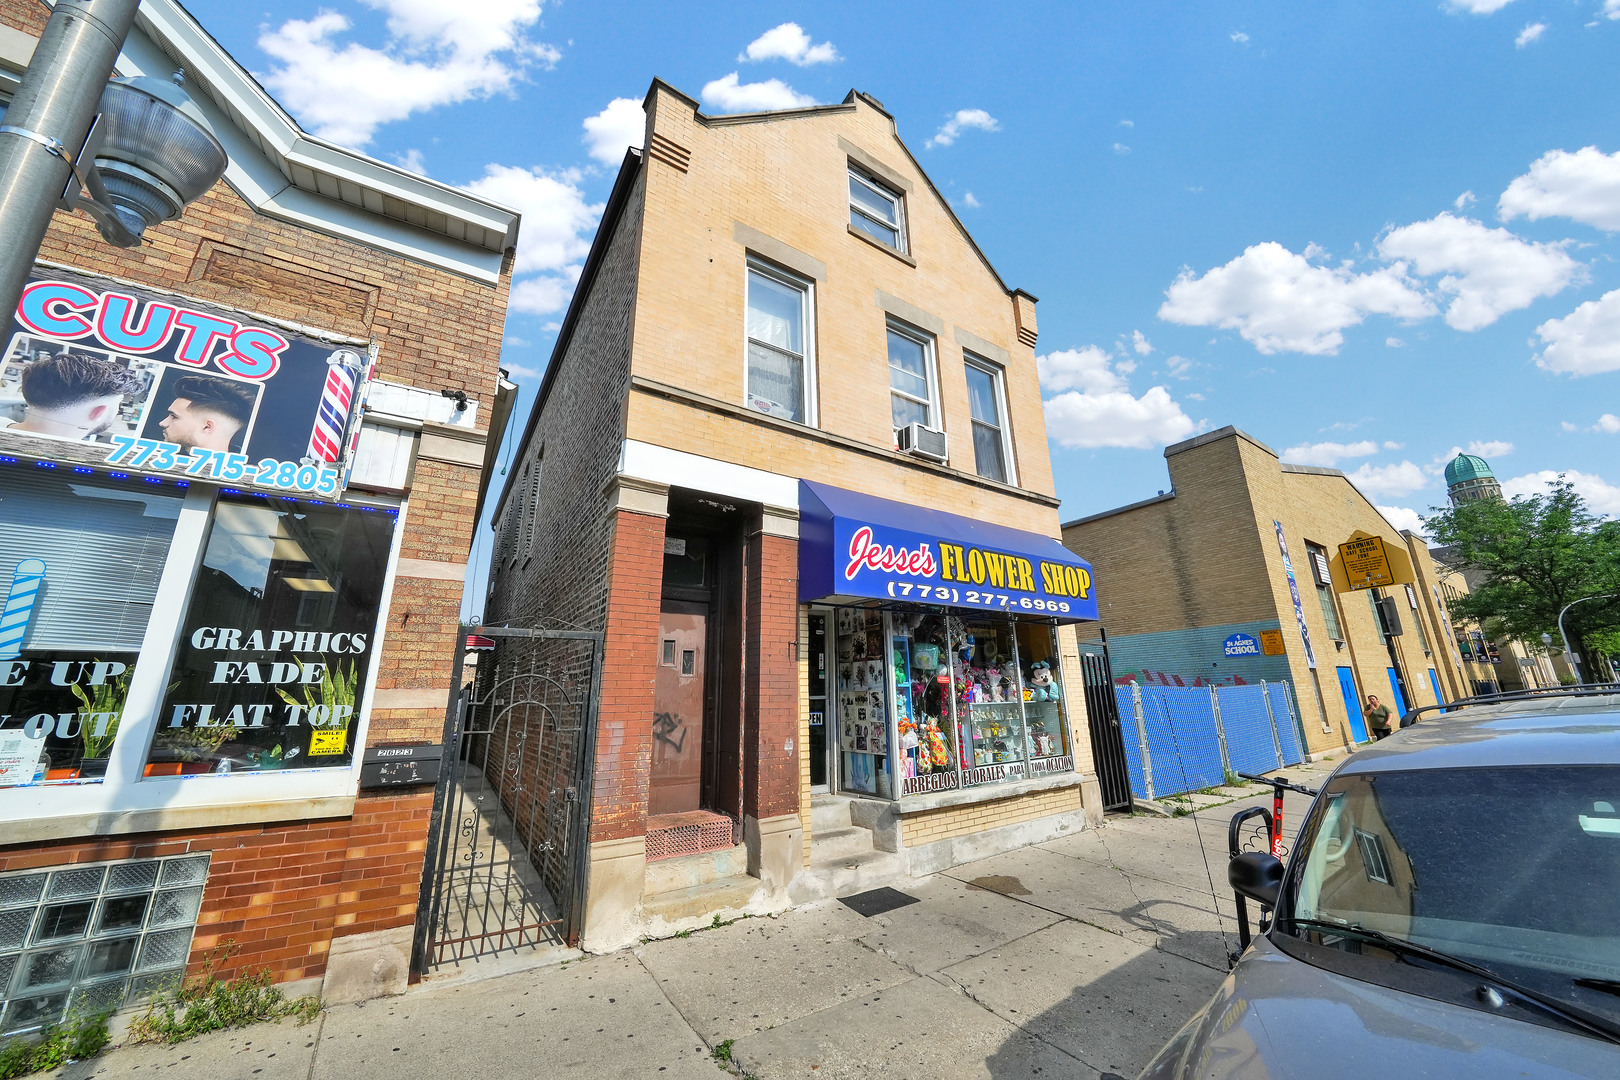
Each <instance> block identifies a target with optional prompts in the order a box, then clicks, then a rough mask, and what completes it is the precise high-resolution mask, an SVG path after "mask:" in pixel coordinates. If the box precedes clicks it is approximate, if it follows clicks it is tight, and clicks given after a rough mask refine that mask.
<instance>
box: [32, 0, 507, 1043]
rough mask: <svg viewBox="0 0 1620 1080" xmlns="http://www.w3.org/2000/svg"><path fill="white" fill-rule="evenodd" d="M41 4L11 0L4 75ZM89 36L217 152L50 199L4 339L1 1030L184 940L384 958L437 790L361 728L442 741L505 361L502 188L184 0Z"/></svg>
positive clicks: (129, 996) (81, 996)
mask: <svg viewBox="0 0 1620 1080" xmlns="http://www.w3.org/2000/svg"><path fill="white" fill-rule="evenodd" d="M49 15H50V9H49V8H48V7H46V6H45V5H42V4H39V3H37V2H34V0H0V97H5V98H6V99H7V100H9V95H10V93H12V92H14V91H15V90H16V89H17V87H18V80H19V77H20V76H21V75H22V73H23V72H24V71H25V70H26V68H27V66H28V63H29V57H30V54H31V52H32V50H33V48H34V45H35V43H36V42H37V40H38V39H39V35H40V34H41V32H42V31H43V30H44V28H45V24H46V19H47V18H48V17H49ZM116 70H117V74H119V75H120V76H126V77H135V76H146V77H150V78H152V79H156V80H161V82H162V83H163V84H167V83H168V80H169V79H170V76H171V74H173V73H174V72H176V71H179V72H181V73H183V76H184V80H185V85H186V87H187V89H188V91H189V93H190V96H191V99H192V104H193V106H194V107H195V109H196V110H197V111H198V112H197V114H198V115H200V116H201V117H202V118H203V119H204V120H205V121H206V123H207V124H208V125H209V126H210V127H211V128H212V131H213V133H214V135H215V137H216V138H217V139H218V141H219V143H220V144H221V146H222V147H223V149H224V150H225V152H226V154H227V156H228V158H229V165H228V167H227V168H226V171H225V174H224V177H223V179H222V180H220V181H219V182H218V183H217V184H215V185H214V187H213V188H212V190H210V191H208V192H207V193H206V194H204V195H203V196H202V197H201V198H199V199H198V200H197V201H196V202H195V203H193V204H192V205H191V206H190V207H188V208H187V209H186V211H185V213H184V214H183V216H181V217H180V218H178V219H177V220H174V221H168V222H163V223H160V224H156V225H153V226H152V227H150V228H149V229H148V230H147V232H146V236H145V242H144V243H143V245H142V246H141V247H139V248H135V249H129V250H125V249H118V248H113V247H109V246H108V245H107V244H105V243H104V242H102V240H101V239H100V238H99V237H98V236H97V233H96V229H95V226H94V225H93V223H92V222H91V221H90V220H89V219H88V218H86V217H84V216H83V215H69V214H66V213H58V214H56V216H55V218H54V220H53V221H52V222H51V225H50V230H49V232H48V234H47V235H46V238H45V241H44V245H43V247H42V248H41V250H40V252H39V256H38V261H37V262H36V264H35V269H34V273H33V276H32V280H31V282H30V283H29V285H28V286H27V289H26V291H25V292H24V294H23V297H22V301H21V303H20V304H19V306H18V308H17V310H16V312H14V313H8V319H7V323H6V327H5V334H4V336H3V337H0V595H3V596H4V598H5V599H4V616H3V619H0V626H3V631H0V1038H3V1037H5V1036H8V1035H12V1034H16V1033H19V1032H27V1031H31V1030H37V1029H38V1028H40V1027H42V1026H44V1025H49V1024H55V1023H59V1022H61V1021H62V1019H63V1018H64V1017H71V1016H74V1015H82V1014H87V1013H98V1012H102V1011H106V1010H117V1009H120V1008H134V1007H137V1006H139V1005H140V1004H141V1003H142V1002H143V1001H145V1000H147V999H148V998H150V997H151V996H152V995H153V994H154V993H155V992H157V991H159V990H161V989H162V988H164V987H171V986H173V985H175V984H176V983H177V982H178V981H179V980H180V979H181V978H183V977H184V975H185V973H186V972H188V971H190V972H193V973H195V972H196V971H197V970H198V969H199V968H200V967H201V966H202V965H203V964H204V962H205V960H206V959H207V958H209V957H213V958H214V960H215V961H216V962H215V964H214V965H213V970H214V972H215V973H216V974H217V975H219V976H221V977H229V976H231V975H233V974H235V973H238V972H259V971H268V972H269V973H270V974H271V976H272V977H273V978H274V979H275V980H276V981H277V982H279V983H287V984H291V986H290V989H292V990H293V991H294V992H299V991H318V992H320V993H322V994H323V995H324V996H325V998H326V999H327V1000H328V1001H331V1002H339V1001H344V1000H353V999H356V998H363V997H370V996H373V995H376V994H379V993H388V992H399V991H402V990H403V989H404V988H405V985H406V979H407V975H408V971H409V964H410V958H411V952H412V948H413V944H414V928H415V925H416V912H417V900H418V897H419V895H420V891H421V880H422V876H421V869H422V863H423V852H424V850H425V848H426V846H427V834H428V824H429V818H430V811H431V805H432V802H433V791H432V787H431V784H426V785H424V784H422V783H397V784H396V783H393V782H392V781H396V780H407V781H408V780H411V779H413V776H411V775H407V772H408V770H403V771H402V770H400V769H394V770H393V771H392V774H391V775H381V774H380V770H379V769H378V768H377V766H375V765H373V764H369V763H368V761H367V758H368V756H376V755H377V753H378V752H379V751H383V752H385V753H386V754H387V755H392V756H394V757H396V758H404V759H407V760H410V759H413V758H415V757H417V756H420V757H421V759H422V761H423V762H424V763H425V764H424V771H422V772H421V773H420V774H418V775H417V776H416V777H414V778H417V779H429V778H430V776H431V769H430V768H429V767H428V766H429V765H431V763H432V762H433V761H434V760H435V759H436V758H437V756H438V755H437V753H436V752H434V751H433V750H432V749H431V748H432V747H433V745H434V744H437V743H438V742H439V741H440V738H441V733H442V731H443V726H444V716H445V708H446V705H447V703H448V701H449V698H450V687H451V682H452V667H453V662H454V658H455V650H456V640H457V638H456V635H457V629H458V625H459V622H460V620H459V608H460V602H461V595H462V591H463V579H464V576H465V573H466V566H467V557H468V549H469V546H470V544H471V539H472V533H473V526H474V522H475V521H476V519H477V509H478V503H479V501H480V498H481V496H482V493H483V491H484V477H485V476H486V475H487V473H486V471H485V458H486V454H487V452H488V449H489V448H488V447H487V445H486V436H488V435H489V434H490V432H491V430H493V431H494V432H495V433H496V435H497V437H498V434H499V432H500V431H501V430H502V428H503V420H504V416H503V415H502V406H501V402H502V400H503V395H509V392H510V391H511V390H512V389H513V388H512V387H511V385H510V384H509V383H504V381H503V380H502V379H501V378H500V375H499V369H498V364H499V359H500V346H501V333H502V327H503V324H504V322H505V313H506V298H507V291H508V286H509V283H510V270H511V260H512V249H513V245H514V243H515V240H516V231H517V225H518V216H517V214H516V213H515V212H513V211H511V210H508V209H505V208H503V207H500V206H497V205H494V204H491V203H489V202H488V201H486V200H484V199H481V198H478V197H476V196H473V195H471V194H469V193H467V192H463V191H458V190H456V189H454V188H451V187H449V186H447V185H444V184H440V183H437V182H434V181H432V180H429V179H426V178H424V177H421V176H417V175H415V174H413V173H410V172H408V171H406V170H404V169H401V168H398V167H396V166H392V165H386V164H383V163H381V162H379V161H376V160H374V159H372V158H369V157H366V156H365V155H363V154H359V153H356V152H354V151H352V150H348V149H345V148H343V147H340V146H335V145H333V144H331V143H328V142H324V141H322V140H320V139H316V138H314V137H312V136H310V135H308V134H306V133H305V132H303V131H302V130H300V129H299V127H298V125H297V124H296V123H295V122H294V121H293V120H292V119H291V118H290V117H288V116H287V114H286V113H285V112H283V111H282V110H281V109H280V108H279V107H278V106H277V105H276V103H275V102H274V101H273V100H271V99H270V98H269V97H268V96H267V95H266V94H265V92H264V90H263V89H262V88H261V87H260V86H259V85H258V83H257V82H255V81H254V79H253V78H252V76H251V75H249V74H248V73H247V71H245V70H244V69H243V68H242V67H241V66H240V65H238V64H237V63H236V62H235V61H234V60H233V59H232V58H231V57H230V56H229V55H227V54H226V53H225V52H224V51H223V50H222V49H221V48H220V46H219V44H218V43H217V42H216V41H215V40H214V39H213V38H212V37H210V36H209V35H208V33H207V32H206V31H205V30H204V29H203V28H202V27H201V26H200V25H199V24H198V23H197V22H196V20H194V19H193V18H192V17H191V15H189V14H188V13H187V12H186V11H185V10H184V9H183V8H182V7H181V6H180V5H179V4H178V3H175V2H173V0H144V2H143V3H142V5H141V8H140V13H139V16H138V18H137V21H136V25H135V28H134V29H133V30H132V31H131V32H130V34H129V36H128V39H127V40H126V42H125V43H124V48H123V52H122V55H121V56H120V57H119V59H118V62H117V68H116ZM447 395H448V396H447ZM424 747H426V748H428V749H425V750H424V749H423V748H424ZM385 748H386V749H385Z"/></svg>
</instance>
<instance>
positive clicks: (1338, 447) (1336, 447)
mask: <svg viewBox="0 0 1620 1080" xmlns="http://www.w3.org/2000/svg"><path fill="white" fill-rule="evenodd" d="M1376 453H1378V444H1377V443H1375V442H1373V441H1372V440H1371V439H1363V440H1361V441H1360V442H1353V443H1337V442H1319V443H1300V444H1299V445H1298V446H1290V447H1289V448H1288V449H1286V450H1284V451H1283V452H1282V459H1283V460H1284V461H1287V462H1290V463H1292V464H1294V465H1320V466H1322V467H1323V468H1328V469H1331V468H1333V467H1334V466H1335V465H1337V464H1338V463H1339V462H1340V460H1342V459H1343V458H1358V457H1366V456H1368V455H1369V454H1376Z"/></svg>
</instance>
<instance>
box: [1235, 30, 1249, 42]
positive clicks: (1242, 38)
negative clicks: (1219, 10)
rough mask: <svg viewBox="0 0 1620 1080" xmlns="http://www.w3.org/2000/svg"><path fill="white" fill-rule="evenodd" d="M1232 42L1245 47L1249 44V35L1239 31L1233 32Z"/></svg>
mask: <svg viewBox="0 0 1620 1080" xmlns="http://www.w3.org/2000/svg"><path fill="white" fill-rule="evenodd" d="M1232 40H1233V41H1235V42H1237V43H1238V44H1239V45H1247V44H1248V43H1249V35H1248V34H1245V33H1244V32H1243V31H1241V30H1234V31H1232Z"/></svg>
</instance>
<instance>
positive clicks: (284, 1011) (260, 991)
mask: <svg viewBox="0 0 1620 1080" xmlns="http://www.w3.org/2000/svg"><path fill="white" fill-rule="evenodd" d="M236 952H237V945H236V943H235V942H231V941H227V942H225V944H223V945H221V946H220V947H219V948H217V949H215V950H214V951H213V952H211V953H209V954H208V955H207V957H206V959H204V961H203V969H202V973H201V974H200V975H198V976H197V977H196V978H195V979H191V980H188V981H186V982H184V983H182V984H181V985H180V986H179V987H178V988H176V989H175V990H173V991H172V992H171V993H169V994H165V995H164V996H162V997H160V998H158V999H157V1000H155V1001H153V1002H152V1004H151V1005H149V1006H148V1007H147V1009H146V1013H145V1014H144V1015H142V1016H139V1017H137V1018H136V1019H135V1022H134V1023H133V1024H131V1025H130V1026H129V1037H130V1041H131V1042H137V1043H170V1044H173V1043H177V1042H183V1041H184V1040H186V1039H192V1038H196V1037H197V1036H198V1035H205V1034H207V1033H208V1032H210V1031H223V1030H224V1029H226V1028H237V1027H246V1026H247V1025H248V1024H257V1023H260V1022H261V1021H266V1020H280V1019H282V1018H284V1017H288V1016H292V1017H296V1018H297V1020H298V1022H299V1023H300V1024H307V1023H309V1022H310V1021H311V1020H313V1019H315V1017H316V1015H317V1014H318V1013H319V1012H320V1011H321V999H320V998H318V997H314V996H310V995H306V996H304V997H299V998H288V997H287V996H286V995H285V994H283V993H282V992H281V990H280V989H279V988H278V987H275V986H271V985H270V970H269V969H268V968H266V969H265V970H263V971H258V972H252V973H249V974H246V975H237V976H235V977H234V978H230V979H220V978H217V977H216V976H215V974H214V973H215V972H216V971H217V970H218V969H219V967H220V965H221V964H223V963H225V962H226V961H227V960H229V959H230V958H231V957H232V956H234V955H235V954H236Z"/></svg>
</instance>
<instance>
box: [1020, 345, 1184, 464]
mask: <svg viewBox="0 0 1620 1080" xmlns="http://www.w3.org/2000/svg"><path fill="white" fill-rule="evenodd" d="M1134 367H1135V365H1134V364H1133V363H1132V362H1131V361H1128V360H1122V361H1119V362H1118V363H1114V361H1113V360H1112V358H1111V357H1110V356H1109V355H1108V353H1107V352H1105V351H1103V350H1102V349H1100V348H1098V347H1097V346H1095V345H1087V346H1086V347H1084V348H1081V349H1063V350H1060V351H1058V352H1053V353H1048V354H1047V355H1045V356H1037V357H1036V358H1035V369H1036V371H1037V373H1038V374H1039V375H1040V380H1041V388H1042V389H1043V390H1045V391H1046V392H1047V393H1049V394H1053V395H1054V396H1053V397H1051V398H1049V399H1047V401H1046V402H1045V403H1044V405H1045V409H1046V428H1047V432H1048V433H1049V434H1050V435H1051V437H1052V438H1054V439H1056V440H1057V441H1058V443H1059V444H1060V445H1062V446H1066V447H1070V448H1095V447H1102V446H1115V447H1123V448H1128V449H1147V448H1149V447H1154V446H1163V445H1165V444H1166V443H1172V442H1176V441H1178V440H1180V439H1185V438H1186V437H1187V436H1189V435H1192V434H1193V433H1194V432H1196V431H1197V430H1198V425H1197V424H1195V423H1194V422H1193V421H1192V419H1191V418H1190V417H1188V416H1187V414H1186V413H1184V412H1183V411H1182V410H1181V406H1180V405H1178V404H1177V403H1176V401H1175V400H1174V399H1173V398H1172V397H1171V396H1170V392H1169V391H1168V390H1166V389H1165V388H1164V387H1162V386H1155V387H1152V388H1151V389H1149V390H1148V391H1147V392H1146V393H1144V394H1143V395H1142V396H1141V397H1136V396H1134V395H1132V393H1131V391H1130V387H1129V385H1128V384H1127V383H1126V381H1125V378H1124V376H1125V375H1127V374H1129V373H1130V372H1131V370H1133V369H1134Z"/></svg>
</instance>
